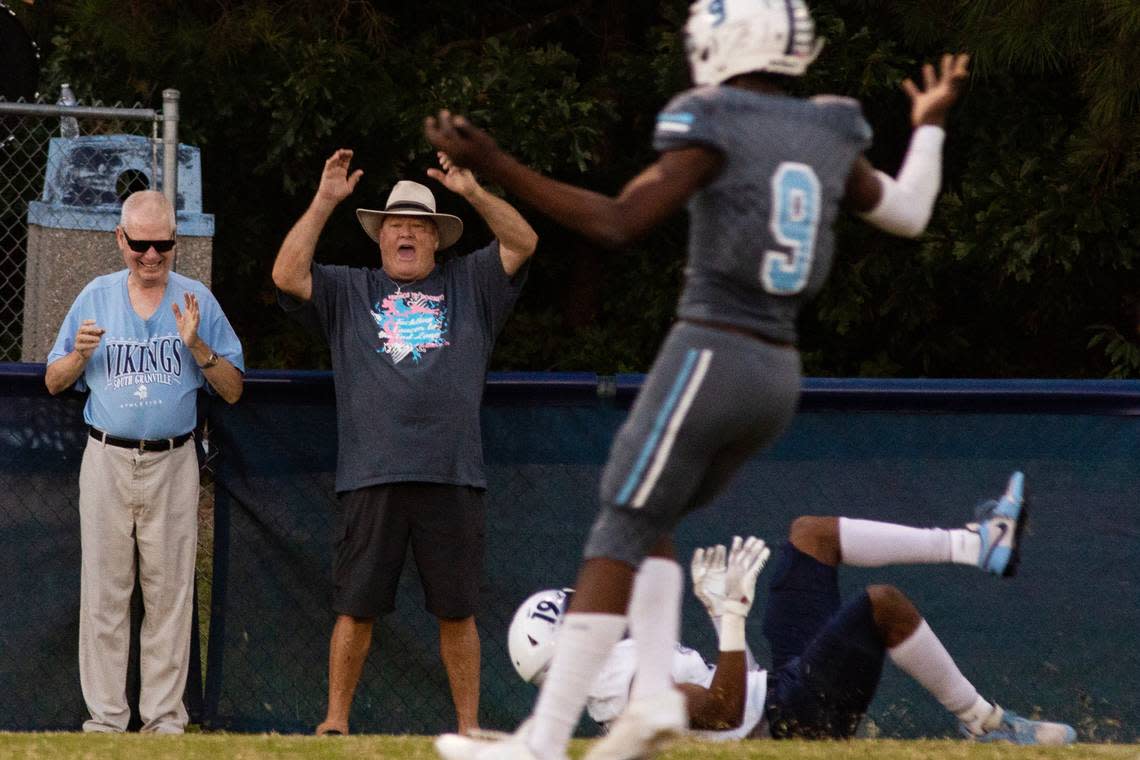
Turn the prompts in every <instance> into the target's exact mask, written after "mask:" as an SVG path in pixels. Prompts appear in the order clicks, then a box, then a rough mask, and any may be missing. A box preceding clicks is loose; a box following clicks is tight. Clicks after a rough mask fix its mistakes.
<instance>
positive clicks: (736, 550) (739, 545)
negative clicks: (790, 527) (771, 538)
mask: <svg viewBox="0 0 1140 760" xmlns="http://www.w3.org/2000/svg"><path fill="white" fill-rule="evenodd" d="M771 554H772V551H771V550H770V549H769V548H768V547H767V546H766V545H765V544H764V542H763V541H761V540H760V539H759V538H756V537H755V536H749V537H748V539H747V540H744V539H742V538H741V537H740V536H733V538H732V550H731V551H729V553H728V562H727V565H726V568H725V572H724V597H725V598H724V614H726V615H739V616H740V617H742V618H743V617H747V616H748V612H749V610H751V609H752V600H753V599H755V597H756V579H757V578H759V577H760V571H761V570H763V569H764V563H766V562H767V561H768V557H769V556H771Z"/></svg>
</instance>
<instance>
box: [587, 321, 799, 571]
mask: <svg viewBox="0 0 1140 760" xmlns="http://www.w3.org/2000/svg"><path fill="white" fill-rule="evenodd" d="M799 394H800V357H799V353H798V352H797V351H796V350H795V349H794V348H792V347H781V346H774V345H771V344H768V343H764V342H762V341H760V340H758V339H756V338H753V337H749V336H747V335H741V334H739V333H734V332H727V331H724V330H717V329H713V328H709V327H704V326H700V325H694V324H691V323H686V322H679V323H677V324H676V325H674V326H673V328H672V329H671V330H670V331H669V335H668V337H667V338H666V339H665V343H664V345H662V347H661V350H660V351H659V352H658V354H657V358H656V360H655V361H654V363H653V369H652V370H651V371H650V373H649V377H648V378H646V381H645V383H644V384H643V385H642V386H641V392H640V393H639V394H638V395H637V400H636V401H635V402H634V405H633V408H632V409H631V410H630V413H629V417H628V418H627V419H626V422H625V424H624V425H622V427H621V430H619V431H618V435H617V437H616V439H615V440H614V444H613V447H612V449H611V450H610V456H609V459H608V461H607V462H606V467H605V470H604V471H603V473H602V481H601V489H600V490H601V505H602V509H601V512H600V514H599V515H598V519H597V520H596V521H595V523H594V526H593V528H592V530H591V532H590V537H589V538H588V539H587V541H586V550H585V553H584V554H585V557H586V558H587V559H589V558H593V557H607V558H610V559H616V560H619V561H622V562H625V563H627V564H629V565H631V566H633V567H637V566H638V565H640V564H641V560H642V559H643V558H644V557H645V554H646V553H647V552H648V551H649V549H650V548H652V546H653V544H654V543H655V542H656V541H657V539H658V538H660V537H661V536H663V535H669V534H671V533H672V531H673V528H674V527H675V526H676V524H677V522H678V521H679V520H680V519H681V518H682V517H683V516H684V515H685V514H687V513H688V512H690V511H692V510H694V509H697V508H698V507H701V506H703V505H704V504H706V503H708V502H709V501H710V500H711V499H712V498H713V497H714V496H716V494H717V493H719V492H720V490H721V489H722V488H724V486H725V485H726V484H727V483H728V482H729V481H730V480H731V479H732V476H733V475H734V474H735V473H736V471H737V470H738V469H739V468H740V465H742V464H743V463H744V462H745V461H746V460H747V459H748V457H750V456H751V455H752V454H754V453H755V452H757V451H759V450H760V449H763V448H764V447H766V446H768V445H770V444H771V443H772V442H773V441H775V440H776V439H777V438H779V436H780V434H781V433H783V432H784V430H785V429H786V428H787V427H788V425H789V424H790V423H791V421H792V417H793V416H794V415H795V411H796V405H797V402H798V400H799Z"/></svg>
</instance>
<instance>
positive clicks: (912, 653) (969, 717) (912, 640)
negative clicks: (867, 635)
mask: <svg viewBox="0 0 1140 760" xmlns="http://www.w3.org/2000/svg"><path fill="white" fill-rule="evenodd" d="M887 654H889V655H890V656H891V660H892V661H893V662H894V663H895V665H897V666H898V667H899V668H900V669H901V670H902V671H903V672H905V673H906V674H907V675H909V676H910V677H911V678H913V679H914V680H916V681H918V683H919V684H920V685H921V686H922V687H923V688H924V689H926V690H927V691H929V692H930V693H931V695H932V696H933V697H934V698H935V699H937V700H938V701H939V702H940V703H941V704H942V706H943V707H945V708H946V709H947V710H949V711H950V712H952V713H954V715H955V716H957V717H958V718H959V719H960V720H961V721H962V722H963V723H965V724H966V726H967V727H968V728H969V729H970V730H971V731H975V726H976V727H977V730H976V731H975V733H981V722H982V721H984V720H985V718H986V717H988V716H989V714H990V713H991V712H993V705H991V704H990V703H989V702H986V701H985V700H984V699H982V698H981V697H980V696H978V690H977V689H975V688H974V685H973V684H972V683H970V682H969V681H967V680H966V677H965V676H964V675H962V671H960V670H958V666H957V665H955V664H954V660H953V658H952V657H950V653H949V652H947V651H946V647H944V646H942V642H941V641H939V640H938V637H937V636H935V635H934V631H933V630H932V629H931V628H930V626H929V625H927V623H926V621H925V620H923V621H922V622H921V623H920V624H919V626H918V628H916V629H915V630H914V633H912V634H911V635H910V636H908V637H907V638H906V640H905V641H903V642H902V643H901V644H899V645H898V646H895V647H892V648H890V649H888V650H887Z"/></svg>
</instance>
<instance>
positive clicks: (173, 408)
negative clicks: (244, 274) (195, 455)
mask: <svg viewBox="0 0 1140 760" xmlns="http://www.w3.org/2000/svg"><path fill="white" fill-rule="evenodd" d="M129 273H130V270H127V269H124V270H122V271H120V272H115V273H113V274H107V275H103V276H102V277H96V278H95V279H94V280H92V281H91V282H90V283H88V284H87V287H85V288H84V289H83V291H82V292H81V293H80V294H79V295H78V296H77V297H76V299H75V303H73V304H72V305H71V309H70V310H69V311H68V312H67V317H65V318H64V320H63V324H62V325H61V326H60V328H59V335H58V336H57V337H56V339H55V345H54V346H52V350H51V353H50V354H48V359H47V361H48V364H51V363H52V362H53V361H55V360H56V359H59V358H61V357H63V356H66V355H67V354H69V353H70V352H71V351H72V350H73V349H74V348H75V334H76V332H77V331H78V330H79V325H80V324H81V323H82V322H83V320H85V319H94V320H95V324H96V325H97V326H99V327H102V328H103V329H104V330H106V332H104V333H103V338H102V340H100V341H99V346H98V347H97V348H96V349H95V351H94V352H93V353H92V355H91V358H90V359H89V360H88V362H87V366H86V368H84V371H83V374H82V375H80V376H79V379H78V380H76V383H75V387H76V388H77V389H78V390H80V391H82V390H88V391H89V393H88V396H87V404H86V406H84V408H83V419H84V420H85V421H86V422H87V424H88V425H91V426H92V427H95V428H98V429H99V430H102V431H104V432H106V433H108V434H110V435H114V436H119V437H121V438H132V439H142V438H149V439H155V438H172V437H174V436H178V435H182V434H183V433H188V432H189V431H191V430H193V429H194V426H195V424H197V408H196V404H197V395H198V389H199V388H200V387H202V386H203V385H206V378H205V376H204V375H203V374H202V370H201V369H199V368H198V364H197V362H195V361H194V357H193V356H192V355H191V354H190V350H189V349H187V348H186V347H185V346H184V345H182V338H181V337H180V336H179V335H178V325H177V323H176V322H175V321H174V313H173V311H172V310H171V308H170V304H171V303H177V304H178V308H180V309H182V310H183V311H185V308H186V302H185V300H184V294H185V293H186V292H187V291H189V292H191V293H193V294H194V295H195V296H197V297H198V307H199V309H200V311H201V317H202V318H201V322H200V323H199V325H198V335H199V336H200V337H201V339H202V340H203V341H205V342H206V345H208V346H210V348H212V349H213V350H214V351H216V352H217V354H218V356H221V357H224V358H226V359H228V360H229V361H230V362H231V363H232V364H233V365H234V366H235V367H237V368H238V370H240V371H242V372H244V371H245V361H244V358H243V356H242V349H241V342H240V341H239V340H238V337H237V335H236V334H235V333H234V330H233V328H232V327H231V326H230V323H229V320H227V319H226V315H225V314H224V313H223V312H222V307H221V306H219V305H218V301H217V299H215V298H214V294H213V293H211V292H210V291H209V290H208V289H207V288H206V286H205V285H203V284H202V283H200V282H198V281H196V280H191V279H190V278H189V277H184V276H182V275H180V274H177V273H176V272H171V273H170V276H169V279H168V280H167V283H166V292H165V293H163V295H162V303H160V304H159V306H158V308H157V309H156V310H155V312H154V314H152V315H151V316H150V318H149V319H143V318H142V317H140V316H139V315H138V314H137V313H136V312H135V310H134V308H133V307H132V306H131V300H130V296H129V295H128V294H127V275H128V274H129Z"/></svg>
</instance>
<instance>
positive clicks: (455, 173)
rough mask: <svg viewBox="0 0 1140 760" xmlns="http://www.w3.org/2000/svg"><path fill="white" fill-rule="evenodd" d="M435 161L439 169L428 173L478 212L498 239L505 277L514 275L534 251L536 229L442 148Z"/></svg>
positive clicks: (536, 237)
mask: <svg viewBox="0 0 1140 760" xmlns="http://www.w3.org/2000/svg"><path fill="white" fill-rule="evenodd" d="M439 165H440V166H441V167H442V170H441V169H428V172H427V173H428V176H429V177H431V178H432V179H435V180H438V181H439V182H441V183H442V184H443V186H444V187H446V188H447V189H448V190H450V191H452V192H453V193H458V194H459V195H462V196H463V197H464V198H465V199H466V200H467V202H468V203H470V204H471V206H472V207H473V208H474V209H475V211H476V212H478V214H479V216H481V217H482V218H483V221H484V222H486V223H487V226H488V227H489V228H490V229H491V234H492V235H494V236H495V239H496V240H498V241H499V257H500V258H501V259H502V262H503V271H504V272H506V273H507V276H508V277H514V275H515V273H516V272H518V271H519V268H520V267H522V265H523V264H524V263H526V260H527V259H529V258H530V256H531V254H533V253H534V248H535V246H536V245H537V244H538V233H536V232H535V231H534V228H533V227H531V226H530V225H529V224H528V223H527V221H526V219H523V216H522V214H520V213H519V212H518V210H517V209H515V207H514V206H512V205H511V204H509V203H507V202H506V201H505V200H503V199H502V198H499V197H498V196H496V195H492V194H491V193H489V192H487V191H486V190H485V189H483V187H482V186H481V185H480V184H479V183H478V181H476V179H475V175H473V174H472V173H471V171H470V170H468V169H465V168H463V167H460V166H457V165H456V164H455V162H453V161H452V160H451V157H450V156H448V155H447V154H446V153H444V152H443V151H440V152H439Z"/></svg>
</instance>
